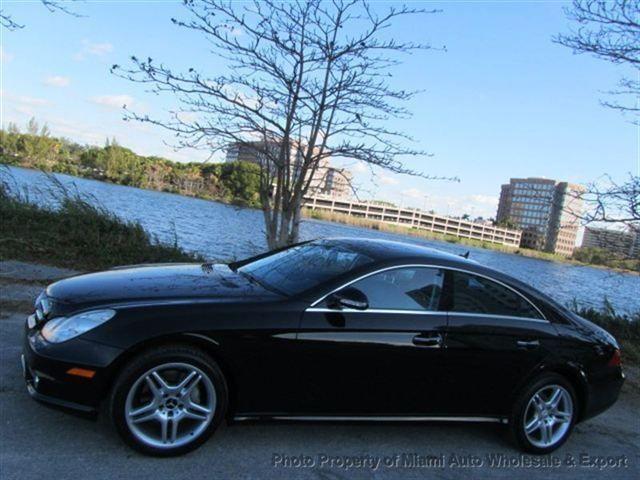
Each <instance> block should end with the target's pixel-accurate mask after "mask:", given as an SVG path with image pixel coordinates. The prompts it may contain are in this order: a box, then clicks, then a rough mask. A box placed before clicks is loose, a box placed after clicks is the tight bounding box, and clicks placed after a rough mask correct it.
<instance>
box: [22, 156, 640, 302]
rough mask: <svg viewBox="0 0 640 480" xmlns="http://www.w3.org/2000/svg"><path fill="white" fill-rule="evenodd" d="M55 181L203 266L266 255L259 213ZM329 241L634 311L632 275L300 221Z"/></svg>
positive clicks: (639, 285)
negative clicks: (453, 259)
mask: <svg viewBox="0 0 640 480" xmlns="http://www.w3.org/2000/svg"><path fill="white" fill-rule="evenodd" d="M10 173H11V175H12V176H13V178H14V181H15V186H16V187H17V188H20V189H22V190H24V191H26V192H28V194H29V196H30V199H31V200H32V201H34V202H36V203H41V204H50V203H51V202H53V201H54V200H53V198H52V197H51V195H50V194H49V193H48V192H49V190H50V189H49V188H48V186H50V181H49V180H48V179H47V177H46V176H45V175H44V174H42V173H40V172H36V171H33V170H26V169H22V168H11V169H10ZM56 178H57V179H58V180H59V181H60V182H61V183H62V184H63V185H65V186H66V187H70V188H72V189H75V190H77V191H78V192H79V193H80V194H83V195H88V196H90V197H91V198H93V199H95V201H96V202H99V203H100V204H101V205H102V206H104V207H106V208H107V209H109V210H111V211H112V212H114V213H116V214H117V215H119V216H120V217H121V218H124V219H126V220H136V221H139V222H140V223H141V224H142V225H143V226H144V228H145V229H147V231H149V232H150V233H152V234H153V235H155V236H156V237H157V238H158V239H159V240H161V241H164V242H173V241H174V238H176V237H177V240H178V243H179V244H180V246H182V247H183V248H184V249H185V250H188V251H192V252H197V253H200V254H202V255H204V256H205V257H207V258H210V259H225V260H232V259H239V258H243V257H246V256H250V255H254V254H256V253H259V252H261V251H264V250H266V243H265V241H264V224H263V218H262V212H261V211H259V210H254V209H248V208H239V207H234V206H230V205H224V204H222V203H217V202H210V201H206V200H199V199H195V198H189V197H183V196H180V195H174V194H169V193H162V192H156V191H151V190H141V189H138V188H132V187H124V186H121V185H113V184H109V183H104V182H98V181H94V180H86V179H81V178H77V177H71V176H68V175H56ZM330 236H351V237H360V238H384V239H391V240H402V241H405V242H411V243H416V244H420V245H426V246H429V247H433V248H438V249H440V250H445V251H448V252H451V253H458V254H459V253H464V252H466V251H468V250H469V251H471V258H472V259H474V260H476V261H478V262H479V263H481V264H484V265H487V266H489V267H492V268H495V269H497V270H501V271H503V272H505V273H508V274H509V275H512V276H514V277H516V278H519V279H520V280H523V281H525V282H527V283H529V284H531V285H533V286H535V287H537V288H538V289H540V290H541V291H543V292H545V293H547V294H548V295H550V296H552V297H553V298H555V299H557V300H558V301H560V302H562V303H569V302H571V301H573V300H574V299H576V300H577V301H578V302H579V303H580V304H583V305H590V306H594V307H600V306H602V303H603V300H604V299H605V297H606V298H607V299H608V300H609V301H610V302H611V304H612V305H613V306H614V308H615V309H616V310H617V311H619V312H627V313H629V312H634V311H637V310H640V276H638V275H633V274H623V273H617V272H613V271H610V270H606V269H600V268H593V267H583V266H575V265H567V264H562V263H555V262H547V261H544V260H538V259H533V258H525V257H520V256H517V255H511V254H506V253H501V252H495V251H491V250H484V249H478V248H473V247H467V246H461V245H455V244H449V243H445V242H439V241H434V240H423V239H418V238H415V237H410V236H405V235H398V234H393V233H385V232H378V231H375V230H369V229H365V228H358V227H352V226H348V225H339V224H334V223H330V222H323V221H317V220H305V221H303V224H302V226H301V237H302V239H303V240H307V239H312V238H320V237H330Z"/></svg>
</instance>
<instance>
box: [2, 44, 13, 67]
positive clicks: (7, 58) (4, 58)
mask: <svg viewBox="0 0 640 480" xmlns="http://www.w3.org/2000/svg"><path fill="white" fill-rule="evenodd" d="M11 60H13V55H12V54H10V53H7V52H5V51H4V47H3V46H2V45H0V62H2V63H9V62H10V61H11Z"/></svg>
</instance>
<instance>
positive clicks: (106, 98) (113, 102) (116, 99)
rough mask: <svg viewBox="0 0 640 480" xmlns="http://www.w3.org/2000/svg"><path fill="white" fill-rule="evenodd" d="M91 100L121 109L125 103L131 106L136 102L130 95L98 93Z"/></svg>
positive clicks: (104, 105)
mask: <svg viewBox="0 0 640 480" xmlns="http://www.w3.org/2000/svg"><path fill="white" fill-rule="evenodd" d="M90 100H91V101H92V102H93V103H95V104H97V105H102V106H103V107H107V108H116V109H121V108H122V107H123V106H124V105H126V106H128V107H129V106H131V105H133V104H134V102H135V100H134V99H133V97H131V96H129V95H98V96H97V97H92V98H91V99H90Z"/></svg>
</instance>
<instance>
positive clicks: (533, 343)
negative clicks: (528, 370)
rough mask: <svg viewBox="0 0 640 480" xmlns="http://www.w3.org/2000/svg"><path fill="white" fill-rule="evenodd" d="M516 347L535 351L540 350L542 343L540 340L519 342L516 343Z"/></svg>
mask: <svg viewBox="0 0 640 480" xmlns="http://www.w3.org/2000/svg"><path fill="white" fill-rule="evenodd" d="M516 345H518V348H524V349H526V350H533V349H534V348H538V347H539V346H540V342H539V341H538V340H518V341H517V342H516Z"/></svg>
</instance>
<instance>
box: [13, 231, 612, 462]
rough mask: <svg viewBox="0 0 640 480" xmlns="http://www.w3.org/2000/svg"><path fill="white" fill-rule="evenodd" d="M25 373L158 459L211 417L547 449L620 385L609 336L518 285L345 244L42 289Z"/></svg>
mask: <svg viewBox="0 0 640 480" xmlns="http://www.w3.org/2000/svg"><path fill="white" fill-rule="evenodd" d="M22 363H23V369H24V374H25V378H26V383H27V389H28V391H29V393H30V394H31V396H32V397H33V398H35V399H36V400H40V401H42V402H46V403H49V404H54V405H57V406H59V407H64V408H67V409H69V408H70V409H75V410H79V411H81V412H85V413H88V414H92V413H95V412H97V411H98V408H99V406H100V405H102V404H105V406H106V407H107V409H108V412H109V415H110V416H111V417H112V419H113V422H114V424H115V426H116V428H117V430H118V432H119V433H120V435H121V436H122V438H123V439H124V441H125V442H127V443H128V444H129V445H131V446H132V447H134V448H136V449H138V450H140V451H142V452H145V453H148V454H154V455H165V456H166V455H176V454H181V453H185V452H187V451H190V450H192V449H194V448H196V447H197V446H198V445H200V444H202V443H203V442H204V441H205V440H206V439H207V438H208V437H209V436H210V435H211V434H212V433H213V432H214V430H215V429H216V428H217V427H218V426H219V425H220V423H221V422H222V421H223V420H224V419H228V420H235V421H240V420H260V419H282V420H313V421H320V420H330V421H338V420H349V421H354V420H385V421H391V420H393V421H472V422H501V423H504V424H508V425H509V427H510V429H511V431H512V433H513V436H514V438H515V440H516V442H517V444H518V445H519V446H520V447H521V448H522V449H524V450H525V451H528V452H533V453H547V452H551V451H553V450H554V449H556V448H558V447H559V446H560V445H561V444H562V443H563V442H564V441H565V440H566V439H567V437H568V436H569V434H570V433H571V430H572V428H573V426H574V425H575V423H576V422H579V421H582V420H585V419H587V418H589V417H591V416H593V415H595V414H597V413H600V412H602V411H603V410H605V409H606V408H608V407H609V406H611V405H612V404H613V403H614V402H615V401H616V399H617V397H618V394H619V392H620V388H621V386H622V383H623V382H624V374H623V372H622V368H621V364H620V350H619V347H618V344H617V343H616V340H615V339H614V338H613V337H612V336H611V335H609V334H608V333H607V332H606V331H604V330H602V329H601V328H599V327H597V326H595V325H593V324H592V323H590V322H588V321H586V320H584V319H583V318H581V317H578V316H577V315H575V314H574V313H572V312H570V311H569V310H567V309H565V308H564V307H562V306H560V305H558V304H557V303H556V302H554V301H553V300H551V299H549V298H548V297H546V296H545V295H543V294H541V293H540V292H538V291H536V290H534V289H533V288H531V287H529V286H527V285H525V284H523V283H522V282H519V281H517V280H515V279H513V278H510V277H508V276H506V275H504V274H502V273H499V272H497V271H495V270H491V269H489V268H486V267H483V266H481V265H479V264H478V263H476V262H474V261H471V260H467V259H465V258H462V257H459V256H455V255H451V254H446V253H441V252H438V251H435V250H431V249H427V248H423V247H419V246H416V245H409V244H402V243H395V242H386V241H372V240H358V239H332V240H319V241H312V242H306V243H301V244H298V245H295V246H292V247H289V248H286V249H282V250H279V251H275V252H270V253H267V254H264V255H260V256H257V257H254V258H250V259H247V260H244V261H241V262H236V263H232V264H229V265H214V264H204V265H201V264H172V265H143V266H134V267H123V268H117V269H113V270H109V271H105V272H99V273H92V274H88V275H80V276H77V277H73V278H69V279H66V280H62V281H60V282H56V283H54V284H52V285H50V286H49V287H47V289H46V290H45V291H44V292H43V293H42V294H41V295H40V297H39V298H38V299H37V302H36V310H35V313H34V314H33V315H31V316H30V317H29V318H28V320H27V324H26V327H25V343H24V354H23V357H22Z"/></svg>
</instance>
